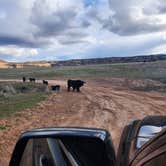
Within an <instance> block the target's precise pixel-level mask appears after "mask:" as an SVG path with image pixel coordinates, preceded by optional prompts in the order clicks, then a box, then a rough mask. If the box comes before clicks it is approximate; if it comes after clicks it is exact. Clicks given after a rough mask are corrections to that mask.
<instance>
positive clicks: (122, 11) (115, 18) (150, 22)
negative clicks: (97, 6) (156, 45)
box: [103, 0, 166, 36]
mask: <svg viewBox="0 0 166 166" xmlns="http://www.w3.org/2000/svg"><path fill="white" fill-rule="evenodd" d="M153 2H154V1H153ZM109 4H110V10H112V11H113V13H114V14H113V15H112V16H110V17H109V18H108V19H107V20H106V21H104V22H103V28H105V29H108V30H109V31H111V32H114V33H117V34H119V35H124V36H126V35H137V34H144V33H152V32H159V31H166V24H164V23H161V22H160V19H159V18H155V17H153V18H150V17H148V16H147V15H148V14H147V15H145V14H146V13H148V12H149V10H151V14H152V13H153V14H156V13H155V11H156V10H157V11H158V13H161V12H164V11H165V7H166V5H165V6H164V4H165V3H163V2H162V0H161V3H160V5H159V6H157V7H156V8H153V7H152V8H150V7H149V6H144V4H141V1H140V0H138V1H131V0H124V1H121V0H109ZM149 5H151V4H149ZM161 5H163V6H161ZM144 7H145V8H144ZM159 7H162V8H159ZM141 13H142V15H141V17H140V18H138V17H139V14H141ZM143 14H144V15H143Z"/></svg>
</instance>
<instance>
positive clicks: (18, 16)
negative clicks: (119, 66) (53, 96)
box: [0, 0, 166, 61]
mask: <svg viewBox="0 0 166 166" xmlns="http://www.w3.org/2000/svg"><path fill="white" fill-rule="evenodd" d="M165 18H166V3H165V0H157V1H156V0H145V1H143V0H0V59H2V60H7V61H32V60H35V61H36V60H66V59H78V58H92V57H110V56H133V55H143V54H155V53H166V19H165Z"/></svg>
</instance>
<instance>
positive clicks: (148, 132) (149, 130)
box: [136, 125, 166, 148]
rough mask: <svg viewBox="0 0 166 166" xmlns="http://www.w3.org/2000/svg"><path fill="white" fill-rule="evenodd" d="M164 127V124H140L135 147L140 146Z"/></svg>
mask: <svg viewBox="0 0 166 166" xmlns="http://www.w3.org/2000/svg"><path fill="white" fill-rule="evenodd" d="M164 128H166V126H153V125H144V126H141V128H140V130H139V132H138V137H137V143H136V147H137V148H141V147H142V146H143V145H144V144H145V143H146V142H148V141H149V140H150V139H152V138H153V137H154V136H155V135H157V134H158V133H159V132H161V131H162V129H164Z"/></svg>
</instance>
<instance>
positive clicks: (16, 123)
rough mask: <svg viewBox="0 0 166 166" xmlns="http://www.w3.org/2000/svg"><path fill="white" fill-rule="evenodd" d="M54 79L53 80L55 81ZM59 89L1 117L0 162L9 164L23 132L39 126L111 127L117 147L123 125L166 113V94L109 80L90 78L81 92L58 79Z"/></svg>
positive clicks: (108, 128)
mask: <svg viewBox="0 0 166 166" xmlns="http://www.w3.org/2000/svg"><path fill="white" fill-rule="evenodd" d="M52 83H54V81H52ZM59 83H60V84H61V85H63V87H62V91H61V92H60V93H55V94H52V95H51V96H49V97H48V99H47V100H46V101H43V102H41V103H40V104H38V106H37V107H35V108H33V109H27V110H25V111H24V112H21V113H17V114H16V115H14V116H12V117H9V118H5V119H0V125H3V126H7V127H6V129H5V130H0V156H1V157H0V165H4V166H5V165H8V162H9V159H10V155H11V152H12V150H13V148H14V145H15V142H16V140H17V139H18V136H19V135H20V133H21V132H23V131H25V130H27V129H32V128H38V127H53V126H54V127H55V126H81V127H99V128H105V129H107V130H109V131H110V133H111V135H112V137H113V141H114V144H115V147H116V148H117V146H118V143H119V138H120V134H121V131H122V129H123V127H124V126H125V125H126V124H128V123H129V122H130V121H132V120H135V119H139V118H143V117H144V116H146V115H162V114H163V115H165V114H166V111H165V108H166V95H163V94H160V93H156V92H146V93H145V92H138V91H131V90H122V89H121V90H118V88H117V87H116V88H114V87H112V86H111V84H110V82H109V81H106V82H102V81H95V82H94V81H91V82H88V83H87V84H86V86H85V87H83V88H82V92H81V93H77V92H75V93H73V92H67V91H66V87H65V82H64V81H60V82H59Z"/></svg>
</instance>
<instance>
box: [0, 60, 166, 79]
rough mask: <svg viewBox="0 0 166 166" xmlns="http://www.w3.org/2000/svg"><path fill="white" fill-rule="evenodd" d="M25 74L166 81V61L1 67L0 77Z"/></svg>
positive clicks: (51, 77)
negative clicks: (46, 66) (45, 66)
mask: <svg viewBox="0 0 166 166" xmlns="http://www.w3.org/2000/svg"><path fill="white" fill-rule="evenodd" d="M23 76H25V77H36V78H38V79H56V78H57V77H58V78H82V77H86V78H96V77H120V78H130V79H154V80H159V81H162V82H166V61H158V62H146V63H126V64H108V65H107V64H106V65H87V66H74V67H57V68H55V67H54V68H24V69H0V78H5V79H10V78H14V79H21V78H22V77H23Z"/></svg>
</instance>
